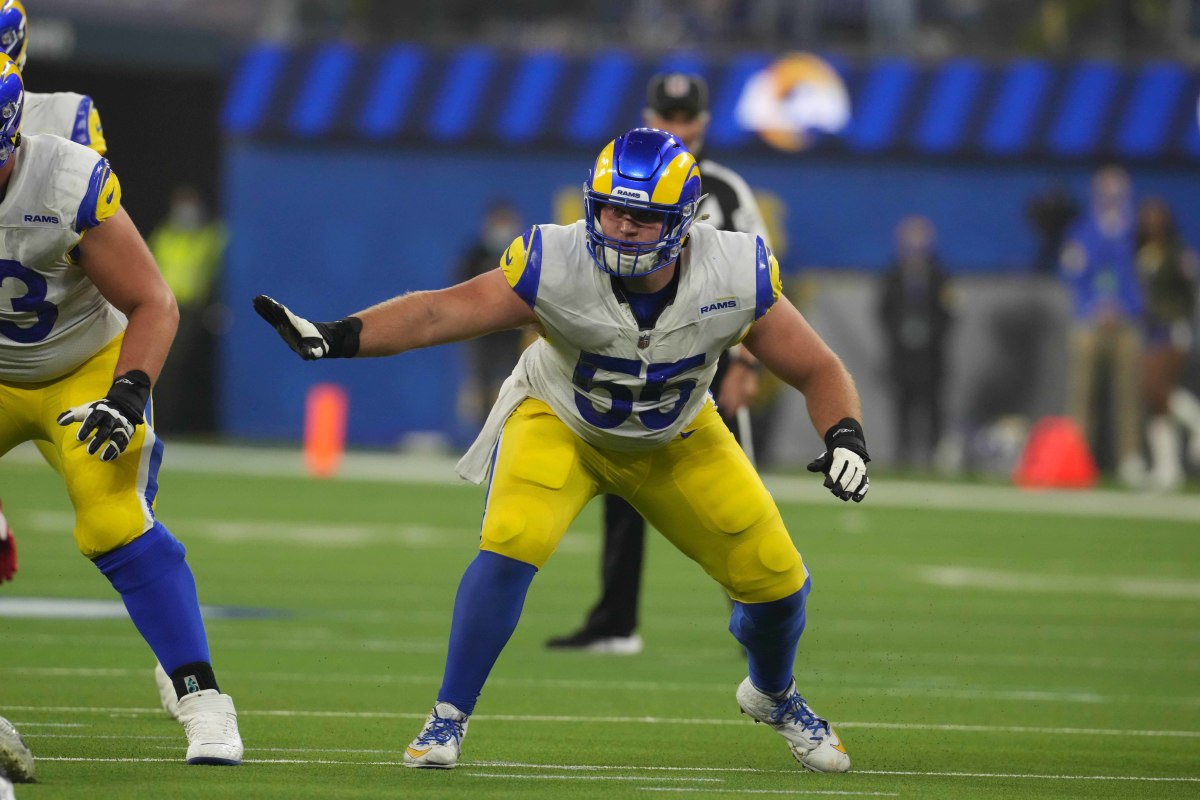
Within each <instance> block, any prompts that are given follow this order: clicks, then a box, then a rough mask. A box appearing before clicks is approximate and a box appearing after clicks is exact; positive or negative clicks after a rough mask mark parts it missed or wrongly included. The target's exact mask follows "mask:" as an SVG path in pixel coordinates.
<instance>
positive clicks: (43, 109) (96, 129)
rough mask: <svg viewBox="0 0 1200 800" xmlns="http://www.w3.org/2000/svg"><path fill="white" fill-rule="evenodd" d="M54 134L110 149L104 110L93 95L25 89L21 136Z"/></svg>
mask: <svg viewBox="0 0 1200 800" xmlns="http://www.w3.org/2000/svg"><path fill="white" fill-rule="evenodd" d="M39 133H52V134H54V135H55V136H61V137H63V138H64V139H70V140H71V141H72V142H78V143H79V144H81V145H83V146H85V147H90V148H91V149H93V150H95V151H96V152H97V153H100V154H101V155H103V154H104V152H105V150H106V149H107V144H106V143H105V141H104V128H103V126H102V125H101V124H100V113H99V112H98V111H97V110H96V106H95V104H93V103H92V98H90V97H88V96H87V95H85V94H76V93H75V92H25V103H24V106H23V108H22V111H21V135H22V136H36V135H37V134H39Z"/></svg>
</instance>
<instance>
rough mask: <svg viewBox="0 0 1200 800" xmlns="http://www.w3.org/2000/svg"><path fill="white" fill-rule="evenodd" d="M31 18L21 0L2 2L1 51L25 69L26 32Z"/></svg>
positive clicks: (18, 66)
mask: <svg viewBox="0 0 1200 800" xmlns="http://www.w3.org/2000/svg"><path fill="white" fill-rule="evenodd" d="M28 22H29V18H28V17H27V16H26V15H25V6H24V5H22V4H21V0H2V2H0V51H3V53H4V54H5V55H7V56H8V57H9V58H11V59H12V60H13V61H15V62H16V64H17V69H25V45H26V43H27V42H26V38H27V37H26V30H27V25H28Z"/></svg>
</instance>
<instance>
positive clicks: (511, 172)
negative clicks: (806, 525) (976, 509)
mask: <svg viewBox="0 0 1200 800" xmlns="http://www.w3.org/2000/svg"><path fill="white" fill-rule="evenodd" d="M34 8H35V9H36V10H31V14H33V15H34V22H35V24H33V25H32V26H31V43H30V54H31V66H30V69H29V70H28V73H29V74H28V82H29V85H30V87H31V88H33V89H35V90H39V91H48V90H57V89H70V90H73V91H86V92H89V93H91V94H92V95H93V96H94V97H95V99H96V101H97V104H98V107H99V108H100V109H101V111H102V114H103V119H104V121H105V125H106V128H107V130H108V131H109V133H110V136H109V139H110V142H111V143H112V144H113V150H112V152H111V154H110V156H111V158H112V160H113V162H114V164H115V166H116V167H117V168H118V170H119V174H121V175H122V177H123V181H124V183H125V184H126V188H127V201H126V202H127V206H128V208H129V209H130V211H131V213H132V214H133V216H134V219H135V220H136V221H138V223H139V224H140V226H141V227H142V228H143V230H144V231H147V232H148V231H149V230H150V229H151V228H152V227H153V225H154V224H155V223H156V222H157V221H158V220H159V219H161V218H162V217H163V215H164V214H165V211H166V208H167V199H168V196H169V192H170V189H171V187H172V186H173V185H175V184H177V183H180V182H189V183H192V184H194V185H196V186H198V187H200V189H201V190H202V192H203V193H204V194H205V195H206V196H207V197H208V198H210V200H211V201H212V202H213V204H214V205H215V206H216V208H217V211H218V212H219V214H220V215H221V216H222V217H223V219H224V220H225V222H226V223H227V225H228V227H229V230H230V233H231V238H230V245H229V248H228V251H227V253H226V262H225V272H224V280H222V282H221V287H220V291H221V298H222V300H223V303H224V305H225V307H226V309H227V311H228V315H227V316H226V317H223V318H222V319H223V321H222V323H221V325H220V331H219V333H220V336H219V342H218V347H219V354H220V355H219V362H218V363H219V368H218V370H217V373H216V377H215V386H214V387H213V391H214V393H215V394H216V396H217V398H218V400H217V414H216V420H217V422H216V430H215V431H214V432H215V433H216V434H218V435H219V436H224V437H230V438H234V439H237V440H242V441H260V442H288V441H295V440H296V439H297V437H298V436H299V435H300V432H301V430H302V415H303V403H302V402H301V401H300V400H299V399H298V398H302V397H303V396H304V393H305V391H306V390H307V388H308V387H309V386H311V385H312V384H314V383H317V382H320V381H326V380H332V381H336V382H338V383H341V384H343V385H344V386H345V387H346V388H347V390H348V392H349V396H350V400H351V406H352V412H351V416H350V423H349V431H348V436H349V440H350V442H351V443H354V444H359V445H369V446H374V447H385V448H387V447H393V446H396V445H400V444H403V443H404V442H406V441H412V440H413V435H414V434H416V435H417V437H416V438H418V439H419V440H420V441H423V442H426V443H428V442H429V441H431V436H430V435H429V434H432V435H433V436H432V440H433V441H437V442H442V443H445V444H446V445H447V446H449V447H451V448H454V447H461V446H462V445H464V444H465V443H466V442H468V441H469V439H470V438H471V436H472V434H473V428H474V423H473V422H471V421H469V420H467V421H464V420H463V419H461V418H460V417H459V416H458V415H457V414H456V403H455V399H456V395H457V393H458V391H459V388H460V386H461V384H462V381H463V377H464V374H463V373H464V369H465V366H464V364H463V358H462V357H461V348H450V349H449V351H442V352H429V353H415V354H410V355H409V356H406V357H405V358H403V359H399V360H390V361H386V362H377V363H370V364H355V365H353V366H348V365H345V364H331V365H322V367H321V368H320V369H319V370H313V369H310V368H308V367H307V366H306V365H303V364H300V363H298V362H293V361H291V360H289V359H286V358H280V357H279V356H280V355H281V354H280V353H279V352H277V350H278V348H277V347H275V346H273V345H274V343H273V342H270V341H269V338H268V335H269V331H267V330H266V329H263V328H261V326H260V325H259V323H258V322H257V320H256V319H255V318H254V317H253V315H252V313H251V311H250V308H249V302H248V298H249V297H251V296H253V295H254V294H256V293H259V292H268V293H275V294H277V295H280V296H281V297H283V298H284V299H285V300H286V301H287V302H289V303H290V304H291V305H292V306H294V307H295V308H297V309H298V310H300V311H301V313H305V314H308V315H310V316H312V317H315V318H323V317H332V316H335V315H339V314H342V313H346V312H347V311H348V310H350V309H355V308H359V307H363V306H365V305H367V304H370V303H372V302H375V301H377V300H379V299H381V298H383V297H386V296H390V295H392V294H395V293H398V292H402V291H407V290H414V289H426V288H434V287H438V286H442V285H445V284H447V283H448V282H450V281H451V280H452V279H453V270H454V268H455V265H456V263H457V262H458V259H459V258H460V257H461V255H462V253H463V251H464V250H465V249H466V248H467V247H468V245H469V244H470V243H471V241H472V240H473V237H474V236H475V235H476V232H477V229H478V224H479V220H480V218H481V216H482V215H483V213H484V210H485V208H486V206H487V205H488V204H489V203H490V202H492V201H493V200H495V199H496V198H499V197H504V198H507V199H510V200H512V201H513V202H514V203H515V204H516V206H517V207H518V208H519V210H520V212H521V214H522V216H523V218H524V219H525V221H526V222H527V223H528V222H534V221H558V220H557V215H558V212H557V209H556V207H555V199H556V195H557V193H559V192H561V191H570V190H571V189H572V188H573V187H575V186H577V185H578V184H579V183H580V182H581V181H582V179H583V177H584V175H585V171H586V168H587V164H588V163H589V162H590V159H591V157H592V154H593V153H594V151H595V150H596V149H597V148H598V146H599V145H600V144H602V143H603V142H604V141H605V140H607V139H608V138H610V137H611V136H612V135H613V134H614V132H616V131H620V130H622V129H625V128H627V127H631V126H633V125H636V124H639V122H640V110H641V108H642V106H643V104H644V95H643V87H644V86H645V82H646V79H647V78H648V77H649V76H650V75H651V74H653V73H655V72H658V71H663V70H673V69H684V70H692V71H696V72H699V73H701V74H703V75H705V76H706V78H707V79H708V80H709V83H710V85H711V86H712V94H713V96H712V106H713V123H712V126H711V130H710V134H709V137H708V149H709V151H710V152H711V154H712V155H713V156H715V157H717V158H718V159H720V160H723V161H725V162H726V163H729V164H730V165H732V166H734V167H735V168H736V169H738V170H739V171H740V172H742V173H743V175H745V177H746V178H747V180H748V181H749V182H750V184H751V185H752V187H754V189H755V190H756V192H758V193H759V194H760V197H763V198H765V199H766V203H765V204H766V206H767V207H768V216H769V218H770V223H771V225H772V228H773V232H774V233H775V235H776V238H777V239H778V242H777V249H778V250H779V251H781V255H782V258H781V261H782V263H783V265H784V268H785V270H786V272H787V274H788V278H789V286H790V288H791V289H792V290H793V296H794V297H797V298H798V299H799V298H800V297H804V298H807V299H809V300H810V301H811V302H809V303H808V304H806V305H804V306H803V308H804V310H805V313H806V314H807V315H808V316H809V317H810V319H812V321H813V322H814V324H815V325H816V326H817V327H818V329H819V330H820V331H821V332H822V334H823V335H824V336H826V337H827V338H828V339H829V340H830V342H831V343H832V344H833V345H834V346H835V348H836V349H838V351H839V352H840V353H841V354H842V355H843V357H844V358H845V359H846V361H847V362H848V364H849V366H850V367H851V370H852V371H853V372H854V374H855V376H856V378H857V379H858V381H859V383H860V387H861V388H862V393H863V395H864V398H865V403H866V408H865V416H866V422H867V425H868V429H869V430H871V432H872V442H873V452H874V453H875V454H876V459H877V461H878V462H880V463H884V464H886V463H889V462H891V461H893V460H894V458H895V456H896V455H897V454H896V453H895V452H894V448H893V436H892V433H893V432H892V430H891V428H892V426H891V417H890V413H889V411H888V409H889V407H890V402H891V401H890V396H889V391H890V389H889V387H888V385H887V381H886V380H885V374H886V368H885V363H884V362H885V359H886V354H885V351H884V341H883V336H882V333H881V331H880V330H879V328H878V325H877V322H876V319H875V311H874V306H873V301H874V292H875V284H874V279H873V278H874V274H875V273H877V272H878V271H879V270H881V269H882V268H883V267H884V266H885V265H886V264H887V263H888V261H889V258H890V253H891V247H892V230H893V227H894V226H895V224H896V223H897V222H898V221H899V220H900V219H901V218H902V217H903V216H905V215H908V214H914V213H920V214H924V215H926V216H928V217H929V218H930V219H931V220H932V221H933V223H934V224H935V226H936V227H937V230H938V252H939V255H940V256H941V259H942V261H943V264H944V266H945V268H946V269H947V270H948V271H949V272H950V273H951V274H952V275H953V276H955V278H956V279H957V280H956V284H957V286H958V288H959V291H960V294H961V296H962V298H963V306H962V309H961V311H962V313H961V314H960V316H959V318H958V320H957V325H956V328H955V333H954V336H953V339H952V344H951V356H950V368H949V370H948V377H947V381H946V384H947V385H946V389H945V395H946V415H947V430H948V431H950V432H951V433H952V434H953V436H954V437H955V442H956V444H955V447H957V448H958V450H959V452H958V454H957V458H952V459H951V463H952V464H954V463H956V464H958V465H960V466H961V465H962V464H965V463H969V462H970V458H971V455H972V452H971V448H972V438H973V437H974V438H977V439H983V440H984V441H985V449H986V441H990V440H988V439H987V434H989V433H991V432H993V431H992V428H993V425H994V423H995V421H996V420H997V419H1003V420H1012V419H1018V420H1021V421H1022V423H1021V424H1022V425H1023V424H1027V423H1028V422H1029V421H1032V420H1035V419H1037V418H1039V417H1041V416H1044V415H1047V414H1054V413H1061V412H1062V410H1063V409H1064V407H1065V391H1066V390H1065V377H1064V373H1065V368H1064V365H1065V359H1066V333H1065V332H1066V325H1067V311H1066V307H1067V304H1066V300H1065V292H1064V290H1063V289H1062V288H1061V287H1060V286H1059V285H1058V282H1057V281H1056V280H1055V279H1054V276H1053V275H1047V274H1045V272H1044V271H1039V270H1038V269H1037V268H1036V267H1035V264H1034V262H1035V259H1036V254H1037V250H1038V246H1039V240H1038V233H1037V230H1036V229H1035V227H1034V226H1033V225H1031V224H1030V221H1029V219H1028V205H1029V202H1030V199H1031V197H1033V195H1034V194H1035V193H1037V192H1041V191H1045V190H1047V189H1048V188H1049V187H1051V186H1055V185H1059V186H1062V187H1065V188H1066V190H1067V191H1068V192H1069V193H1070V194H1071V195H1072V196H1073V197H1074V199H1075V201H1076V202H1077V203H1080V204H1083V203H1085V202H1086V191H1087V186H1088V181H1089V179H1090V176H1091V173H1092V172H1093V171H1094V170H1095V168H1096V167H1097V166H1099V165H1101V164H1104V163H1109V162H1120V163H1123V164H1126V165H1127V166H1129V167H1130V169H1131V170H1132V173H1133V177H1134V183H1135V191H1136V193H1137V195H1138V196H1139V197H1141V196H1145V195H1147V194H1159V195H1161V196H1163V197H1165V198H1166V199H1167V201H1168V202H1169V203H1170V204H1171V205H1172V207H1173V208H1174V210H1175V212H1176V214H1177V216H1178V221H1179V223H1180V226H1181V229H1182V232H1183V234H1184V236H1185V238H1186V239H1188V240H1189V241H1190V242H1193V243H1197V242H1200V212H1198V211H1197V205H1196V203H1195V202H1194V197H1195V195H1196V190H1197V188H1198V186H1200V184H1198V183H1197V179H1198V178H1200V126H1198V125H1197V97H1198V96H1200V71H1197V69H1196V67H1195V61H1196V52H1197V47H1198V46H1197V44H1196V42H1197V34H1196V29H1197V27H1198V26H1200V21H1198V20H1200V10H1197V8H1196V4H1195V3H1194V2H1191V0H1162V1H1161V2H1153V1H1151V2H1114V3H1094V2H1055V0H1045V1H1042V2H1038V1H1035V0H1023V1H1022V2H1016V3H987V2H979V1H978V0H923V1H922V2H916V1H915V0H913V1H912V2H910V1H909V0H895V1H892V0H880V1H879V2H872V1H871V0H859V2H851V3H833V2H812V3H797V4H777V3H768V2H754V1H753V0H740V1H739V2H734V1H733V0H730V1H729V2H694V3H684V4H682V5H680V6H678V7H673V6H671V4H664V3H656V2H648V1H646V2H633V3H618V4H611V5H603V4H598V3H586V4H582V5H580V6H579V7H578V8H576V9H575V10H573V11H569V12H568V11H564V10H561V9H559V8H558V7H557V5H556V4H553V3H545V2H537V1H536V0H525V2H516V3H504V4H498V7H492V6H489V5H487V4H473V3H470V2H461V1H460V2H452V3H443V4H420V3H415V4H414V3H405V4H393V3H383V2H341V1H339V0H296V1H294V2H293V1H290V0H289V1H287V2H275V3H262V4H238V3H234V2H213V3H169V4H163V3H115V2H113V3H105V2H100V3H81V2H73V1H72V0H57V1H52V2H45V3H37V4H35V6H34ZM648 30H654V31H656V32H657V35H649V34H647V33H646V31H648ZM800 52H807V53H812V54H815V55H817V56H818V57H820V58H821V59H822V60H823V61H824V63H825V64H827V65H828V67H829V68H830V69H831V70H833V71H834V72H835V73H836V75H837V76H838V78H839V79H840V80H841V81H842V82H843V84H844V86H845V89H846V91H847V93H848V99H849V112H850V113H849V119H848V122H847V123H846V124H845V125H844V127H842V128H841V129H840V130H838V131H836V132H834V133H821V132H813V133H811V134H810V135H808V136H806V137H805V138H806V141H805V142H804V146H803V147H802V148H796V149H794V150H789V149H779V148H778V147H774V146H772V145H771V144H768V143H767V142H766V141H765V140H764V138H761V137H759V136H757V135H755V134H754V133H753V132H752V131H748V130H746V129H745V128H744V126H743V125H742V124H741V123H740V122H739V119H738V116H737V105H738V102H739V100H740V99H741V97H742V95H743V93H744V92H745V90H746V86H747V83H748V81H749V80H750V79H751V78H752V77H753V76H754V75H755V74H756V73H757V72H759V71H761V70H763V69H764V68H768V67H771V66H772V65H775V68H776V69H777V70H778V69H780V66H779V65H780V64H781V62H786V61H788V60H789V59H790V58H793V57H794V55H795V54H796V53H800ZM809 77H810V79H811V74H810V75H809ZM817 78H818V79H817V80H810V85H812V86H816V89H815V90H814V91H816V92H817V93H818V94H820V92H821V90H822V88H823V87H822V81H821V80H820V76H817ZM784 88H785V89H786V87H784ZM785 144H786V142H785ZM805 278H811V280H808V281H805V280H804V279H805ZM1022 317H1024V319H1022ZM851 323H852V324H851ZM448 353H449V354H450V355H451V356H452V357H451V358H450V359H448V358H447V355H448ZM448 363H449V364H451V365H453V366H454V368H451V369H447V364H448ZM1197 372H1198V369H1197V367H1196V365H1195V364H1192V365H1191V367H1190V368H1189V371H1188V373H1187V375H1186V376H1185V380H1186V381H1188V382H1190V383H1191V384H1193V385H1195V384H1196V382H1197V380H1200V377H1198V375H1197ZM247 396H253V397H255V398H258V400H259V402H256V403H253V404H249V403H246V402H245V397H247ZM797 403H798V401H797V400H796V398H794V397H793V398H788V397H783V398H781V399H780V400H779V401H778V402H776V403H775V405H774V407H773V408H771V409H770V410H769V411H767V410H761V411H759V412H757V413H758V415H759V416H763V417H764V419H763V420H762V421H763V423H764V424H763V425H762V430H763V432H764V434H763V435H764V437H765V436H766V433H765V432H766V431H769V430H777V431H778V430H786V431H787V432H786V433H784V434H782V435H771V436H770V437H769V438H767V440H765V441H763V442H761V443H760V444H761V445H762V446H761V447H760V452H761V454H762V456H763V458H764V459H765V461H766V463H770V464H774V465H778V466H786V465H790V464H796V463H799V462H800V461H802V460H803V459H804V458H805V454H806V453H807V452H808V451H809V450H810V449H811V448H812V446H814V444H815V441H816V440H815V437H814V436H812V434H811V433H810V432H809V431H808V430H807V426H806V425H805V424H803V422H804V419H803V413H802V410H801V409H799V408H798V406H797ZM768 413H769V415H770V417H769V418H766V415H767V414H768ZM1020 430H1021V428H1020V426H1018V436H1019V432H1020ZM1102 444H1103V443H1102ZM977 449H978V448H977ZM1013 449H1014V445H1013V443H1011V442H1010V443H1009V444H1008V446H1007V450H1008V452H1007V454H1002V456H1001V457H1000V458H999V462H1000V464H999V465H1000V467H1002V468H1003V467H1005V466H1010V464H1009V461H1011V457H1012V450H1013ZM1005 455H1007V460H1006V458H1005V457H1004V456H1005ZM1099 455H1100V456H1101V458H1102V460H1103V459H1104V458H1105V457H1106V453H1104V452H1101V453H1100V454H1099ZM982 458H983V460H985V461H986V456H983V457H982ZM985 466H987V465H985Z"/></svg>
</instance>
